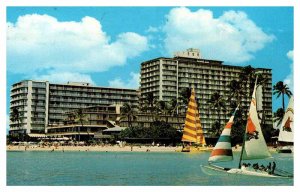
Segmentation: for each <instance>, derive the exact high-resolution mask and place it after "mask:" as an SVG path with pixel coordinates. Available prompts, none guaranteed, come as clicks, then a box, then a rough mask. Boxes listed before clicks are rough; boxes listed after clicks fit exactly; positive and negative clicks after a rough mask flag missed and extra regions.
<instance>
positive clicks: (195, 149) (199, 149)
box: [176, 147, 212, 153]
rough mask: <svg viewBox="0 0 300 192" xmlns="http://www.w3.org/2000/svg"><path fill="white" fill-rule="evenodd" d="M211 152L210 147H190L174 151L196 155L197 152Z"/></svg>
mask: <svg viewBox="0 0 300 192" xmlns="http://www.w3.org/2000/svg"><path fill="white" fill-rule="evenodd" d="M206 151H212V148H211V147H190V148H182V149H179V150H176V152H185V153H197V152H206Z"/></svg>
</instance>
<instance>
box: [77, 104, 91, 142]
mask: <svg viewBox="0 0 300 192" xmlns="http://www.w3.org/2000/svg"><path fill="white" fill-rule="evenodd" d="M85 121H87V119H86V114H84V113H83V109H82V108H79V109H78V110H77V111H76V114H75V122H80V124H81V128H83V122H85ZM86 130H87V134H88V137H89V132H88V129H86ZM78 140H79V141H80V129H78Z"/></svg>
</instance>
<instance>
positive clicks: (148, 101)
mask: <svg viewBox="0 0 300 192" xmlns="http://www.w3.org/2000/svg"><path fill="white" fill-rule="evenodd" d="M155 105H156V99H155V98H154V95H153V93H147V94H146V95H145V98H144V99H143V107H142V108H143V111H147V112H148V113H150V114H151V117H152V121H154V119H156V118H157V116H156V114H157V113H156V112H157V108H156V106H155Z"/></svg>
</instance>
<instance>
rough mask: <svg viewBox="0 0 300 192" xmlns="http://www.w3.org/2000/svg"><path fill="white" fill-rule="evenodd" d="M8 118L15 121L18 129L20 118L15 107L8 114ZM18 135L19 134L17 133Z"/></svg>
mask: <svg viewBox="0 0 300 192" xmlns="http://www.w3.org/2000/svg"><path fill="white" fill-rule="evenodd" d="M10 120H11V121H12V122H17V127H18V129H20V121H21V118H20V112H19V110H18V109H17V108H13V110H12V113H11V114H10ZM18 137H19V135H18Z"/></svg>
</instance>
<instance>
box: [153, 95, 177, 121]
mask: <svg viewBox="0 0 300 192" xmlns="http://www.w3.org/2000/svg"><path fill="white" fill-rule="evenodd" d="M171 104H172V103H170V102H166V101H162V100H160V101H158V102H157V110H158V112H159V115H160V114H162V115H163V116H164V117H165V120H166V123H168V116H169V115H171V114H172V111H173V110H174V108H173V106H172V105H171Z"/></svg>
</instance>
